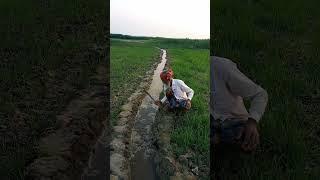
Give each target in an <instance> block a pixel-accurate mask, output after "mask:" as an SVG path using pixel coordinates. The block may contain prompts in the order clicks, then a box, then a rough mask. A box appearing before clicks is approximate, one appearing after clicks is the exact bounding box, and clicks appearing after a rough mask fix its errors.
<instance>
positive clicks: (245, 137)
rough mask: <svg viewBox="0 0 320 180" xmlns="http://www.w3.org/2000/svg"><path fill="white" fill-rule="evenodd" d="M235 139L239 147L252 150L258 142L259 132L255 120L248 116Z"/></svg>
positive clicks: (246, 150) (247, 150)
mask: <svg viewBox="0 0 320 180" xmlns="http://www.w3.org/2000/svg"><path fill="white" fill-rule="evenodd" d="M236 140H238V141H240V145H241V148H242V149H243V150H244V151H245V152H252V151H254V150H255V149H256V148H257V146H258V144H259V141H260V140H259V132H258V128H257V121H256V120H254V119H251V118H249V119H248V121H247V122H246V124H245V126H244V128H242V129H241V130H240V132H239V135H238V136H237V138H236Z"/></svg>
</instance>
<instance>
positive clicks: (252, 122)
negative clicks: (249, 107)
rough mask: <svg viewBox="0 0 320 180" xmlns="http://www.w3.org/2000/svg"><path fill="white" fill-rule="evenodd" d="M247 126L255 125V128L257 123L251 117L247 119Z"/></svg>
mask: <svg viewBox="0 0 320 180" xmlns="http://www.w3.org/2000/svg"><path fill="white" fill-rule="evenodd" d="M247 124H250V125H255V126H257V124H258V123H257V121H256V120H255V119H253V118H251V117H249V118H248V121H247Z"/></svg>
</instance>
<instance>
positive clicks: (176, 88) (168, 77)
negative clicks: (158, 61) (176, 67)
mask: <svg viewBox="0 0 320 180" xmlns="http://www.w3.org/2000/svg"><path fill="white" fill-rule="evenodd" d="M160 78H161V80H162V83H163V92H164V94H165V96H164V97H163V98H162V99H161V101H160V100H157V101H156V102H155V104H156V105H158V106H161V107H166V108H167V109H168V110H169V111H173V110H177V109H180V110H183V111H187V110H189V109H190V108H191V99H192V97H193V94H194V91H193V90H192V89H191V88H190V87H188V86H187V85H186V84H185V83H184V82H183V81H182V80H180V79H173V71H172V69H168V68H166V69H164V70H163V71H162V72H161V73H160Z"/></svg>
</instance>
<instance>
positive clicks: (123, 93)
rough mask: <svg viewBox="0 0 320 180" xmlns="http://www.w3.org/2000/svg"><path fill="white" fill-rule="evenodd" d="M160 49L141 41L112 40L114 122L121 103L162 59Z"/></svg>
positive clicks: (112, 108)
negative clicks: (153, 65)
mask: <svg viewBox="0 0 320 180" xmlns="http://www.w3.org/2000/svg"><path fill="white" fill-rule="evenodd" d="M159 55H160V50H158V49H157V48H155V47H153V46H149V45H146V44H144V43H141V42H135V41H133V42H130V41H119V40H112V41H111V48H110V62H111V66H110V69H111V71H110V82H111V86H110V88H111V122H112V123H113V124H114V123H115V122H116V120H117V118H118V117H117V116H118V114H119V113H120V111H121V109H120V107H121V105H123V104H124V103H125V102H126V101H127V98H128V97H129V96H130V95H131V94H132V93H133V92H134V91H135V90H136V88H137V87H136V86H139V84H140V82H141V81H142V80H143V78H144V75H145V73H146V71H149V70H151V68H152V64H154V63H155V62H157V61H159V60H160V56H159Z"/></svg>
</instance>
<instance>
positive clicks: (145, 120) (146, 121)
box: [130, 49, 167, 180]
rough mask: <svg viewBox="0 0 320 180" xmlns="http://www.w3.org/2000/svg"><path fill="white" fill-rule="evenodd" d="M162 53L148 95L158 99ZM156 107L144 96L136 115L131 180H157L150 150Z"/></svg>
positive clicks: (164, 56)
mask: <svg viewBox="0 0 320 180" xmlns="http://www.w3.org/2000/svg"><path fill="white" fill-rule="evenodd" d="M161 51H162V60H161V63H160V64H159V65H158V67H157V68H156V70H155V71H154V75H153V79H152V82H151V85H150V88H149V90H148V93H149V94H150V95H151V96H152V97H153V98H154V99H159V95H160V93H161V91H162V81H161V79H160V72H161V71H162V70H163V68H164V67H165V64H166V61H167V59H166V55H167V54H166V51H165V50H163V49H161ZM157 111H158V106H156V105H155V104H154V103H153V100H152V99H151V98H150V97H149V96H145V98H144V99H143V100H142V103H141V105H140V107H139V110H138V112H137V115H136V119H135V122H134V126H133V129H132V134H131V149H130V150H131V157H130V177H131V179H132V180H158V179H159V177H158V176H157V174H156V168H155V167H156V166H155V163H154V161H153V153H154V150H153V148H152V139H153V138H152V132H151V131H152V126H153V123H154V121H155V116H156V113H157Z"/></svg>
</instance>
